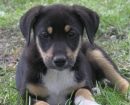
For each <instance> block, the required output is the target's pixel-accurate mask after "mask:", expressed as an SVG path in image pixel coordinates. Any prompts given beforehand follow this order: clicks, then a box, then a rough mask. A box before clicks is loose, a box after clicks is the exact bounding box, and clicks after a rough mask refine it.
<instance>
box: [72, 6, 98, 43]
mask: <svg viewBox="0 0 130 105" xmlns="http://www.w3.org/2000/svg"><path fill="white" fill-rule="evenodd" d="M73 9H74V12H75V13H76V15H77V16H78V18H79V20H80V21H81V23H82V24H83V26H84V27H85V29H86V32H87V36H88V39H89V41H90V43H91V44H93V42H94V37H95V34H96V32H97V29H98V26H99V16H98V15H97V13H96V12H94V11H92V10H90V9H88V8H86V7H83V6H78V5H73Z"/></svg>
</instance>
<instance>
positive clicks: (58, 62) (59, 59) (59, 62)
mask: <svg viewBox="0 0 130 105" xmlns="http://www.w3.org/2000/svg"><path fill="white" fill-rule="evenodd" d="M53 62H54V64H55V66H57V67H63V66H64V65H65V64H66V57H65V56H62V55H60V56H55V57H54V59H53Z"/></svg>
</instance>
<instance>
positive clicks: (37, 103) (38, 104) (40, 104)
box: [34, 101, 49, 105]
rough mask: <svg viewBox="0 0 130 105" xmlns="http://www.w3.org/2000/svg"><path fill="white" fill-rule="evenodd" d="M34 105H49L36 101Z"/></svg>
mask: <svg viewBox="0 0 130 105" xmlns="http://www.w3.org/2000/svg"><path fill="white" fill-rule="evenodd" d="M34 105H49V104H48V103H47V102H45V101H37V102H36V103H35V104H34Z"/></svg>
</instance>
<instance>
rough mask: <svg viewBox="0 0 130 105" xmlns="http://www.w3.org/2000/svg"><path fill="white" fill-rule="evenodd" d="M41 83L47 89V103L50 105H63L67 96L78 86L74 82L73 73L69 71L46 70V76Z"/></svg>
mask: <svg viewBox="0 0 130 105" xmlns="http://www.w3.org/2000/svg"><path fill="white" fill-rule="evenodd" d="M43 82H44V85H45V87H46V88H47V89H48V94H49V98H48V103H49V104H52V105H55V104H63V103H64V102H65V99H66V96H67V94H69V93H70V92H71V91H72V89H73V88H74V87H77V85H78V84H77V82H76V81H75V76H74V72H71V71H70V70H64V71H56V70H48V72H47V74H46V75H45V76H43Z"/></svg>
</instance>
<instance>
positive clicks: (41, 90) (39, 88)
mask: <svg viewBox="0 0 130 105" xmlns="http://www.w3.org/2000/svg"><path fill="white" fill-rule="evenodd" d="M27 89H28V91H29V92H30V93H31V94H33V95H35V96H41V97H44V96H47V95H48V90H47V88H46V87H45V86H43V85H41V84H28V85H27Z"/></svg>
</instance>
